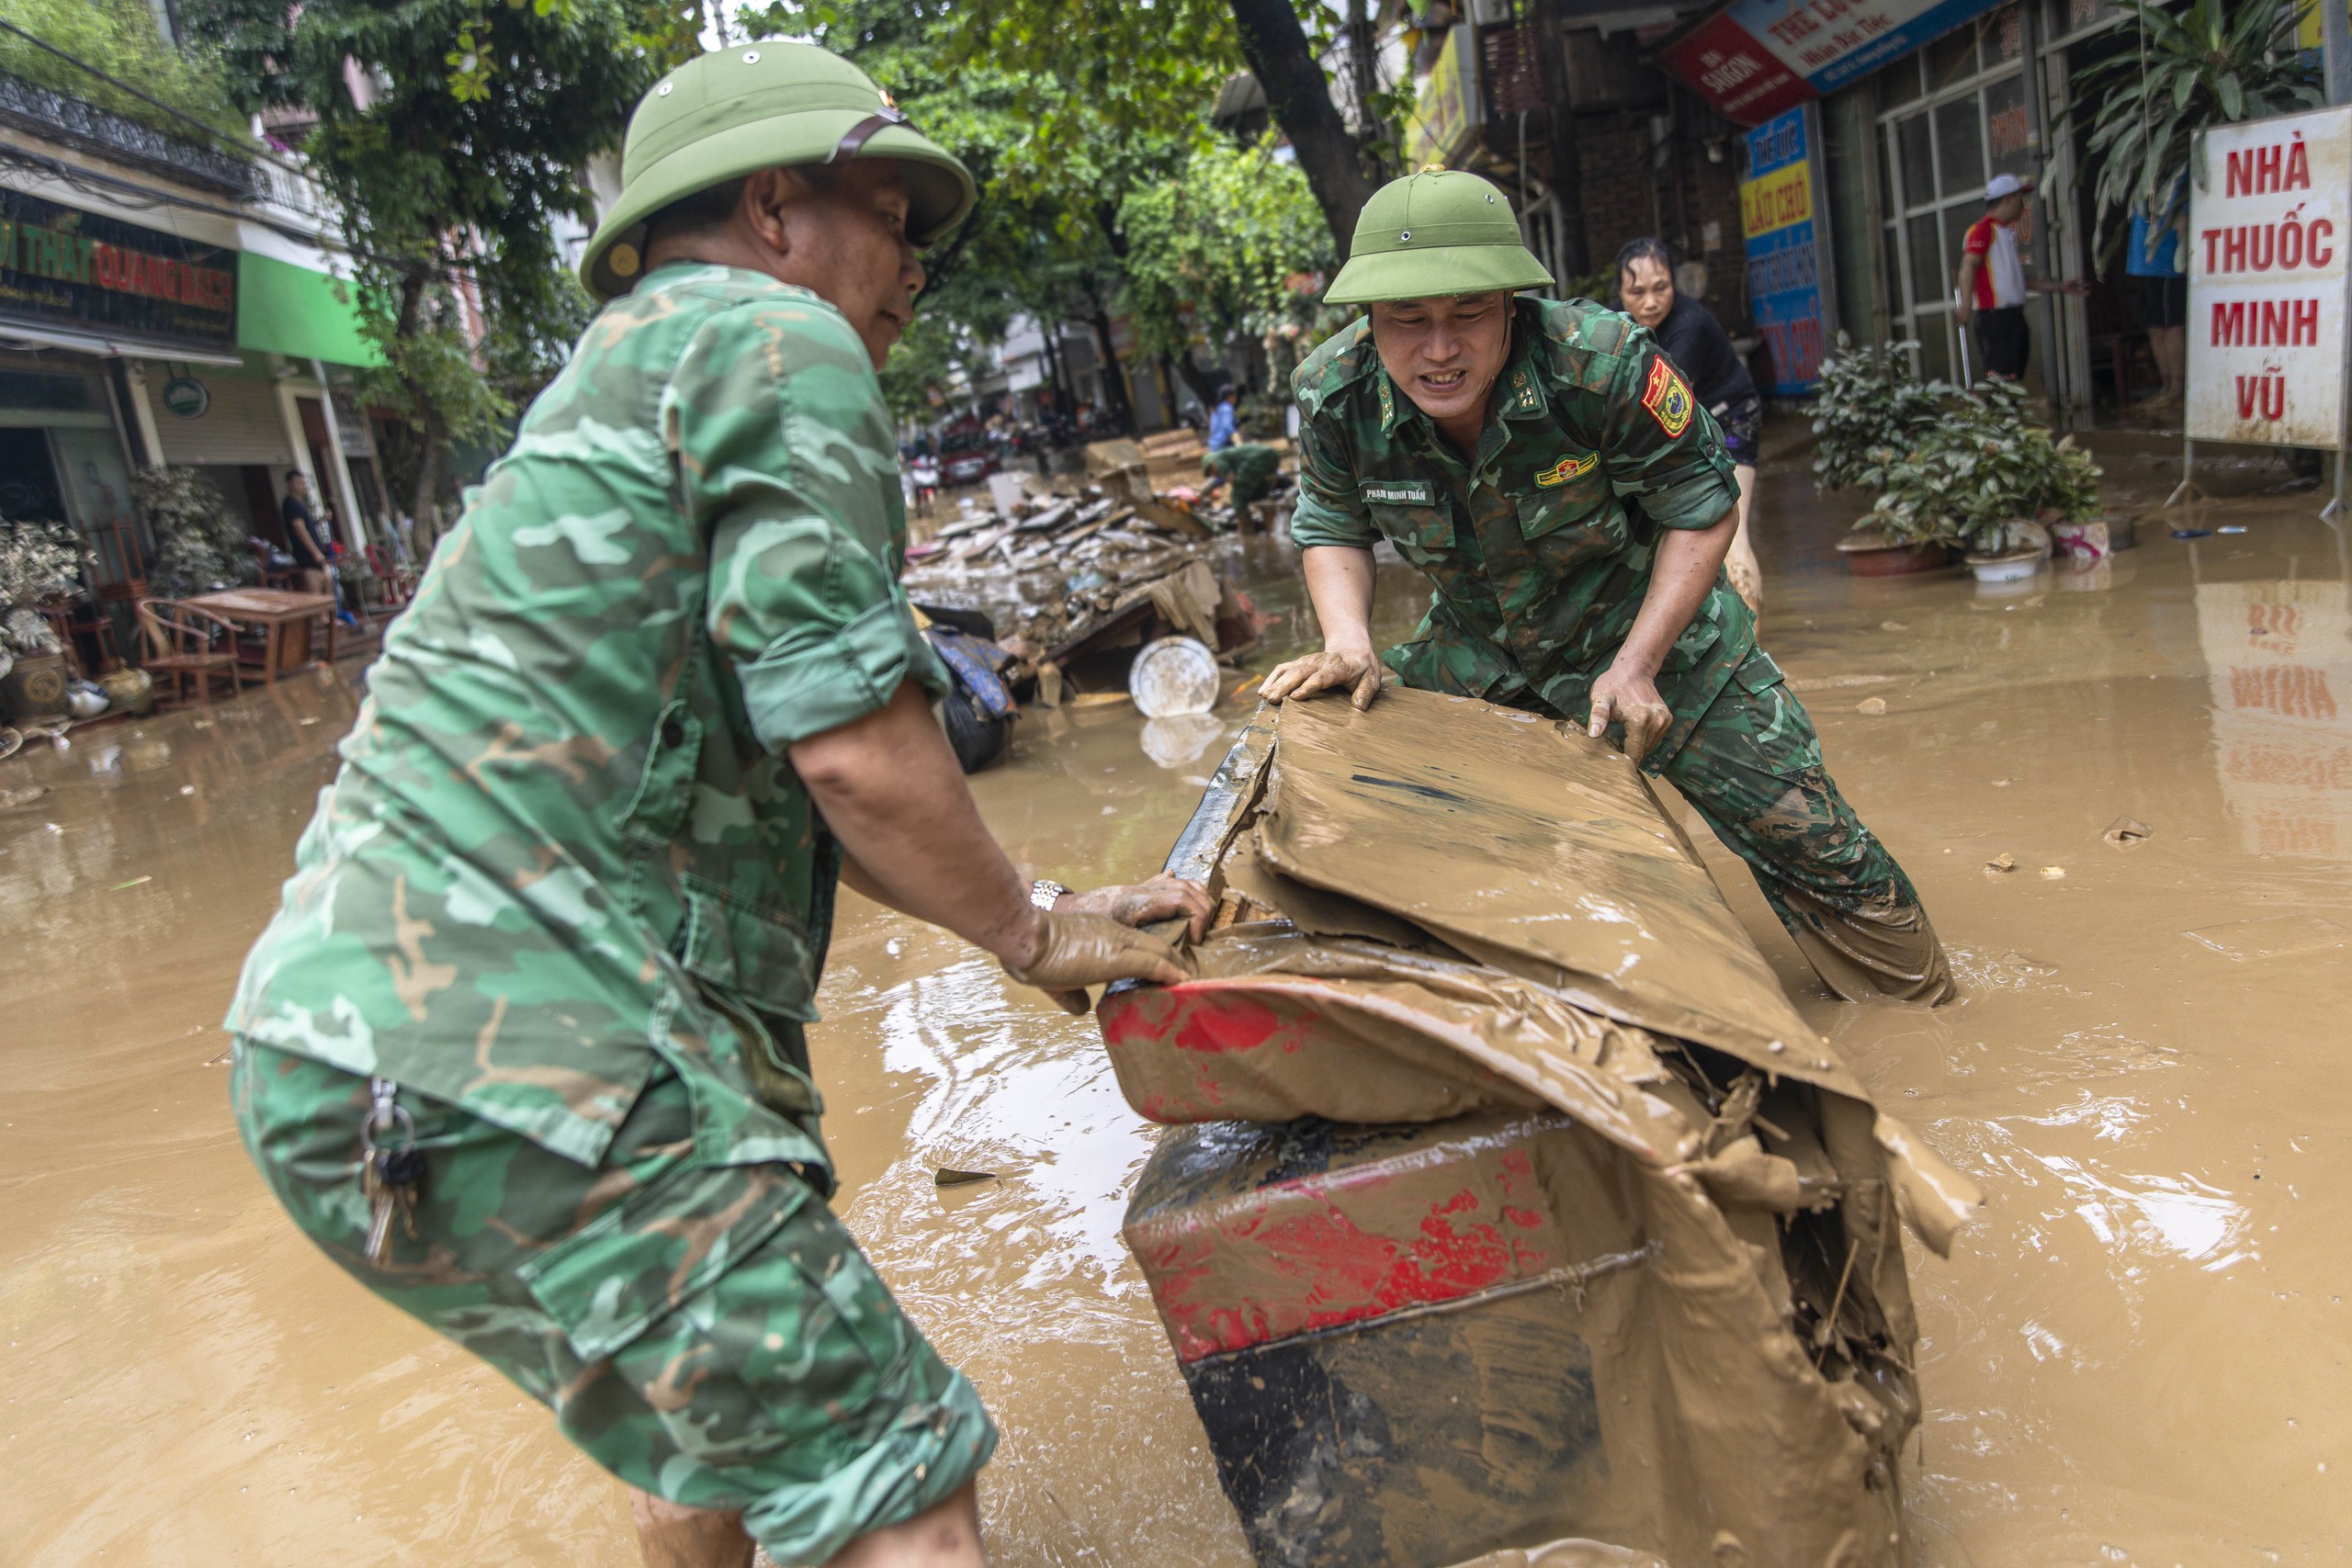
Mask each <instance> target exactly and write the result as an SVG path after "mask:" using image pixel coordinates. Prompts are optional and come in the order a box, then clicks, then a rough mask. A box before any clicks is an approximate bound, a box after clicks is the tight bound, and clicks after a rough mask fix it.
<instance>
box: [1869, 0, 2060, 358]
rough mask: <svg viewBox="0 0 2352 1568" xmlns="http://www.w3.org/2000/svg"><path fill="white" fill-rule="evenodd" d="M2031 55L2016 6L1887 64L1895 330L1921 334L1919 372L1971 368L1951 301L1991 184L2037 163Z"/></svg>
mask: <svg viewBox="0 0 2352 1568" xmlns="http://www.w3.org/2000/svg"><path fill="white" fill-rule="evenodd" d="M2024 59H2025V46H2024V39H2023V35H2022V28H2021V25H2020V18H2019V17H2018V10H2017V7H2016V6H2008V7H2007V8H2005V9H2003V10H2000V11H1997V12H1995V13H1994V14H1992V15H1991V16H1989V17H1985V18H1983V19H1982V20H1980V21H1978V22H1976V23H1974V24H1973V25H1971V26H1968V27H1964V28H1960V29H1959V30H1958V31H1956V32H1954V33H1951V34H1950V35H1948V36H1946V37H1944V38H1941V39H1938V40H1936V42H1934V43H1932V44H1930V45H1928V47H1927V48H1926V49H1924V50H1922V51H1919V52H1918V53H1917V54H1915V55H1912V56H1911V57H1910V58H1909V59H1907V60H1903V61H1899V62H1896V63H1895V64H1894V65H1892V66H1889V67H1888V68H1887V69H1886V70H1885V71H1883V72H1882V73H1880V88H1879V104H1880V108H1881V113H1880V117H1879V124H1880V148H1879V151H1880V158H1879V178H1880V184H1881V187H1882V188H1881V196H1882V197H1883V204H1884V211H1885V213H1886V231H1885V233H1884V235H1883V240H1884V242H1885V245H1886V255H1887V265H1888V268H1889V272H1890V278H1889V282H1890V284H1891V285H1892V287H1891V288H1890V289H1889V297H1890V299H1892V300H1893V302H1894V306H1895V312H1894V315H1895V330H1896V332H1897V333H1899V334H1900V335H1902V336H1904V337H1907V338H1912V339H1915V340H1917V343H1918V345H1919V346H1918V348H1917V351H1916V354H1915V357H1914V363H1915V365H1916V366H1917V369H1918V371H1919V373H1920V374H1921V375H1923V376H1940V377H1944V378H1949V379H1952V380H1959V379H1961V378H1962V375H1963V373H1964V372H1963V361H1962V353H1961V350H1962V345H1961V343H1960V336H1959V333H1958V329H1957V323H1956V322H1955V321H1954V318H1953V309H1952V307H1953V299H1954V293H1955V290H1956V289H1957V288H1958V283H1959V277H1960V262H1961V255H1962V243H1964V241H1965V240H1966V238H1967V234H1968V230H1969V226H1970V225H1971V224H1973V223H1974V222H1975V221H1976V220H1977V219H1979V218H1981V217H1983V216H1984V213H1985V182H1986V181H1988V180H1989V179H1991V178H1992V176H1993V175H1996V174H2013V175H2020V176H2023V175H2031V174H2033V173H2034V172H2035V171H2034V166H2033V164H2034V158H2033V148H2032V127H2031V123H2030V117H2029V116H2028V114H2027V111H2026V96H2025V74H2024V70H2023V65H2024ZM2027 221H2028V222H2029V223H2030V222H2031V221H2032V219H2031V217H2029V218H2028V220H2027ZM2026 238H2027V237H2026V236H2025V235H2020V236H2019V239H2020V241H2021V242H2023V241H2025V239H2026ZM1973 346H1974V345H1973V344H1970V345H1969V347H1970V349H1971V351H1972V353H1973ZM1967 368H1968V369H1972V370H1973V368H1974V367H1973V364H1971V365H1969V366H1968V367H1967Z"/></svg>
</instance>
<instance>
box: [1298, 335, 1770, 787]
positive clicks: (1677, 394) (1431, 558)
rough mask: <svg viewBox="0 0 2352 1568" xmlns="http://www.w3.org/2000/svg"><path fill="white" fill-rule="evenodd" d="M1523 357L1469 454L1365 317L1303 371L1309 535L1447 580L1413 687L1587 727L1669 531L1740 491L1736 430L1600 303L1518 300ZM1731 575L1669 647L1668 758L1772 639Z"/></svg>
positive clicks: (1515, 361)
mask: <svg viewBox="0 0 2352 1568" xmlns="http://www.w3.org/2000/svg"><path fill="white" fill-rule="evenodd" d="M1511 336H1512V341H1511V350H1510V358H1509V359H1508V361H1507V362H1506V363H1505V365H1504V367H1503V372H1502V376H1501V378H1500V380H1499V381H1498V384H1497V389H1496V395H1495V398H1494V400H1493V405H1492V407H1491V408H1490V410H1489V411H1488V413H1487V428H1486V433H1485V434H1484V435H1483V436H1482V438H1481V439H1480V441H1479V445H1478V450H1477V453H1476V457H1475V459H1474V460H1471V461H1466V462H1465V461H1464V458H1463V457H1462V455H1461V454H1460V453H1459V452H1458V451H1456V450H1455V449H1454V448H1453V446H1452V445H1450V444H1449V443H1448V442H1447V441H1446V440H1445V439H1444V438H1443V437H1442V435H1440V434H1438V431H1437V428H1436V426H1435V425H1434V424H1432V423H1430V419H1429V417H1428V416H1427V415H1426V414H1424V413H1422V412H1420V410H1419V409H1418V408H1416V407H1415V406H1414V405H1413V403H1412V401H1411V400H1409V399H1408V398H1407V397H1406V395H1405V394H1404V392H1403V391H1402V390H1400V389H1398V388H1397V383H1396V382H1395V381H1394V380H1392V379H1391V378H1389V375H1388V373H1387V371H1385V369H1383V368H1382V367H1381V364H1380V356H1379V354H1378V352H1377V351H1376V350H1375V349H1374V345H1373V341H1372V323H1371V321H1369V320H1364V321H1357V322H1355V323H1354V324H1353V325H1351V326H1349V327H1347V328H1345V329H1343V330H1342V331H1340V333H1337V334H1336V335H1335V336H1333V337H1332V338H1331V339H1330V340H1329V341H1328V342H1326V343H1325V344H1322V346H1320V347H1319V348H1317V350H1316V351H1315V352H1314V354H1312V355H1309V356H1308V357H1307V359H1306V362H1305V363H1304V364H1302V365H1301V366H1300V367H1299V368H1298V373H1297V375H1296V377H1295V379H1294V381H1293V389H1294V391H1295V394H1296V396H1297V399H1298V405H1299V412H1300V416H1301V421H1302V423H1301V426H1300V456H1299V473H1298V482H1299V501H1298V507H1297V511H1296V512H1295V513H1294V514H1293V516H1292V518H1291V525H1290V532H1291V540H1292V542H1293V543H1294V544H1295V545H1297V546H1298V547H1301V548H1306V547H1311V546H1316V545H1347V546H1354V547H1370V546H1372V545H1373V544H1374V542H1375V541H1377V540H1379V539H1382V538H1385V539H1387V540H1388V541H1389V542H1390V543H1391V544H1393V545H1395V546H1396V547H1397V553H1398V554H1400V555H1402V556H1403V557H1404V558H1406V559H1407V560H1408V561H1410V562H1411V563H1412V564H1413V565H1415V566H1417V567H1419V568H1420V569H1421V570H1422V571H1424V572H1426V573H1428V575H1429V577H1430V581H1432V583H1433V584H1434V585H1435V588H1436V592H1434V593H1433V594H1432V595H1431V596H1430V610H1429V614H1428V615H1427V616H1425V617H1424V618H1423V620H1422V622H1421V625H1420V628H1419V631H1417V632H1416V633H1415V634H1414V637H1413V639H1412V640H1411V641H1410V642H1408V643H1406V644H1405V645H1403V646H1402V647H1400V648H1395V649H1389V650H1388V652H1387V654H1386V655H1385V659H1386V661H1387V662H1388V663H1389V664H1390V665H1391V666H1392V667H1393V668H1395V669H1396V670H1397V672H1398V673H1399V674H1400V675H1402V676H1403V677H1404V679H1405V682H1406V683H1407V684H1408V685H1412V686H1419V687H1424V688H1427V689H1430V690H1432V691H1441V692H1452V693H1454V694H1459V695H1464V696H1476V697H1484V698H1486V699H1487V700H1488V701H1490V702H1498V703H1506V704H1511V705H1518V706H1522V707H1534V708H1539V709H1544V710H1548V711H1551V712H1554V713H1556V714H1559V715H1561V716H1566V717H1570V718H1577V719H1581V718H1582V717H1583V716H1584V715H1585V714H1586V713H1587V712H1589V709H1590V705H1591V690H1592V682H1593V681H1594V680H1595V679H1597V678H1598V677H1599V676H1600V674H1601V673H1602V672H1603V671H1606V670H1607V669H1608V667H1609V661H1610V660H1611V659H1612V658H1613V657H1614V656H1615V654H1616V651H1617V649H1618V648H1619V646H1620V645H1622V644H1623V642H1624V640H1625V634H1626V633H1627V632H1628V631H1629V630H1631V629H1632V627H1633V624H1634V615H1636V614H1637V613H1638V612H1639V611H1640V609H1641V604H1642V598H1643V595H1644V594H1645V593H1646V592H1647V591H1648V589H1649V582H1650V570H1651V564H1652V560H1653V553H1654V551H1655V548H1656V546H1657V538H1658V530H1659V529H1661V528H1706V527H1710V526H1712V525H1714V524H1715V523H1717V522H1719V521H1721V520H1722V518H1723V516H1724V513H1726V512H1728V511H1730V510H1731V509H1732V508H1733V507H1735V506H1736V505H1737V504H1738V502H1739V485H1738V480H1737V479H1736V478H1735V477H1734V475H1733V472H1732V464H1731V458H1730V457H1729V456H1728V455H1727V454H1726V453H1725V452H1724V445H1723V436H1722V433H1721V432H1720V431H1719V430H1717V428H1716V426H1715V423H1714V421H1713V418H1712V417H1710V416H1709V414H1708V413H1707V412H1706V411H1705V410H1704V409H1702V408H1700V407H1699V406H1698V405H1697V401H1696V400H1695V399H1694V398H1692V396H1691V389H1690V388H1689V387H1688V385H1686V384H1685V383H1684V382H1683V380H1682V378H1681V377H1680V375H1679V373H1677V372H1676V370H1675V369H1674V367H1673V365H1672V363H1671V362H1670V361H1669V360H1668V358H1667V357H1666V355H1664V354H1662V353H1661V352H1659V350H1658V349H1657V345H1656V344H1655V343H1654V341H1653V340H1652V339H1651V337H1650V334H1649V333H1647V332H1646V331H1645V330H1644V329H1642V328H1640V327H1638V326H1635V325H1634V323H1633V322H1632V321H1630V320H1629V319H1628V318H1626V317H1625V316H1623V315H1622V314H1620V313H1618V312H1617V311H1614V310H1605V309H1603V308H1602V307H1600V306H1598V305H1594V304H1590V303H1589V302H1587V301H1584V300H1569V301H1565V302H1555V301H1549V300H1542V299H1528V298H1521V299H1518V300H1516V301H1515V302H1514V305H1513V321H1512V334H1511ZM1755 646H1756V624H1755V620H1754V617H1753V616H1751V615H1749V614H1748V611H1747V605H1746V604H1742V603H1741V602H1740V599H1739V596H1738V595H1737V594H1736V593H1735V592H1732V591H1731V587H1730V584H1729V583H1728V582H1727V581H1724V579H1722V578H1721V577H1720V576H1719V577H1718V578H1717V581H1716V583H1715V586H1714V589H1713V592H1710V593H1709V594H1708V596H1707V598H1706V599H1705V601H1703V602H1702V604H1701V605H1700V607H1699V611H1698V613H1697V614H1696V615H1693V616H1692V617H1691V625H1690V626H1689V627H1688V629H1686V630H1685V631H1684V632H1683V633H1682V635H1681V637H1679V639H1678V640H1677V641H1676V643H1675V645H1674V647H1673V649H1672V650H1671V651H1670V652H1669V653H1668V656H1667V659H1666V662H1665V664H1664V666H1663V667H1662V668H1661V669H1660V671H1659V672H1658V678H1657V685H1658V692H1659V694H1660V695H1661V696H1663V697H1664V698H1665V699H1666V701H1667V703H1668V705H1670V706H1671V707H1672V708H1673V709H1674V715H1675V723H1674V726H1673V728H1671V729H1670V730H1669V731H1668V734H1667V736H1666V738H1665V739H1663V740H1662V741H1660V742H1659V743H1658V745H1657V748H1656V749H1655V750H1652V751H1651V753H1650V754H1649V756H1648V757H1647V758H1645V760H1644V766H1645V768H1647V769H1649V770H1650V771H1652V772H1656V771H1657V770H1659V769H1662V768H1664V767H1665V765H1666V764H1667V762H1668V761H1669V760H1670V759H1671V758H1672V757H1673V755H1674V753H1675V752H1676V751H1677V750H1679V748H1680V747H1681V744H1682V742H1683V740H1684V739H1687V738H1688V737H1689V735H1690V733H1691V727H1692V726H1693V725H1694V724H1695V723H1696V722H1697V720H1698V717H1699V716H1700V715H1701V714H1702V713H1703V712H1705V711H1706V708H1707V705H1708V704H1709V703H1711V702H1713V700H1714V698H1715V696H1716V694H1719V693H1720V692H1721V691H1722V690H1723V688H1724V682H1727V681H1728V680H1730V678H1731V675H1732V672H1733V671H1735V670H1736V669H1737V668H1738V667H1739V664H1740V662H1741V661H1742V660H1745V659H1746V658H1747V656H1748V655H1749V654H1750V653H1752V652H1753V651H1754V650H1755Z"/></svg>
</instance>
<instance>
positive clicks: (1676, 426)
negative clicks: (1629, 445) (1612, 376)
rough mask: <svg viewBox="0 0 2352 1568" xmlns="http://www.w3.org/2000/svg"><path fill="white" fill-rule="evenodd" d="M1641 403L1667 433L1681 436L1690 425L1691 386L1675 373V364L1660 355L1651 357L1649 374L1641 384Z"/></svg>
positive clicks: (1658, 425)
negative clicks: (1646, 381)
mask: <svg viewBox="0 0 2352 1568" xmlns="http://www.w3.org/2000/svg"><path fill="white" fill-rule="evenodd" d="M1642 407H1644V408H1645V409H1647V410H1649V411H1650V417H1651V418H1652V419H1654V420H1656V421H1657V427H1658V428H1659V429H1660V430H1663V431H1665V432H1666V433H1667V434H1668V435H1674V436H1679V435H1680V434H1682V433H1683V432H1684V431H1686V430H1688V429H1690V428H1691V389H1690V388H1688V387H1686V386H1684V385H1683V384H1682V378H1681V377H1679V376H1678V375H1676V374H1675V373H1674V367H1673V366H1672V365H1669V364H1668V363H1667V358H1666V355H1662V354H1661V355H1658V356H1657V358H1655V359H1653V360H1651V361H1650V378H1649V381H1648V383H1647V384H1646V385H1645V386H1644V387H1643V388H1642Z"/></svg>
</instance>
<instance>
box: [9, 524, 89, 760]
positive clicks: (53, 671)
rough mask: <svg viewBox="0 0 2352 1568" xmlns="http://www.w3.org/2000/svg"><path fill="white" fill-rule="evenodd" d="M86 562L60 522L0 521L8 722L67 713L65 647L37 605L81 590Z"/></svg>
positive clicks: (83, 550)
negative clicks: (9, 720)
mask: <svg viewBox="0 0 2352 1568" xmlns="http://www.w3.org/2000/svg"><path fill="white" fill-rule="evenodd" d="M88 559H89V551H88V550H87V549H86V548H85V547H84V546H83V544H82V540H81V537H80V536H79V535H77V534H75V533H74V530H73V529H71V528H69V527H67V526H66V525H64V524H62V523H36V522H17V521H11V520H7V519H0V663H5V664H6V670H5V671H0V710H5V711H6V717H8V718H9V719H11V720H15V721H19V722H22V721H27V720H33V719H48V718H62V717H64V716H65V715H66V711H67V710H66V694H65V650H64V645H63V644H62V643H60V642H59V641H58V640H57V634H56V632H55V631H54V630H53V629H51V626H50V624H49V617H48V616H46V615H43V614H41V608H40V607H41V606H42V605H43V604H47V603H48V602H49V601H51V600H52V599H56V598H60V597H62V596H64V595H67V594H73V593H78V592H81V591H82V570H83V567H84V565H85V563H86V562H87V561H88Z"/></svg>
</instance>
